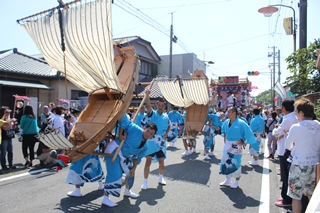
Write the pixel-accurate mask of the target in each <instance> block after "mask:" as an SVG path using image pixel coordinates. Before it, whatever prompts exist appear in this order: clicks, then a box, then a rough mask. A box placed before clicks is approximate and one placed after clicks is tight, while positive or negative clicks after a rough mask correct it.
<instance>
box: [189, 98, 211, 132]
mask: <svg viewBox="0 0 320 213" xmlns="http://www.w3.org/2000/svg"><path fill="white" fill-rule="evenodd" d="M208 112H209V106H208V105H198V104H192V105H191V106H189V107H187V109H186V132H187V135H188V136H189V137H190V138H196V136H197V134H198V133H199V132H201V131H202V128H203V125H204V124H205V122H206V119H207V117H208Z"/></svg>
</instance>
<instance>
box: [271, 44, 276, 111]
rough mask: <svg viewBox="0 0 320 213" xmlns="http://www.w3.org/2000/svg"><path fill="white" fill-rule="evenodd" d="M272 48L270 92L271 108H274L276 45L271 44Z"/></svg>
mask: <svg viewBox="0 0 320 213" xmlns="http://www.w3.org/2000/svg"><path fill="white" fill-rule="evenodd" d="M272 48H273V72H272V75H273V76H272V79H273V80H271V81H272V82H273V83H272V90H271V92H272V100H271V101H272V108H273V110H274V107H275V101H274V98H275V96H276V94H275V91H274V86H275V84H276V47H275V46H273V47H272Z"/></svg>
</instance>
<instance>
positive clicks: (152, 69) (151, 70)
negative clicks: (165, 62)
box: [139, 61, 158, 77]
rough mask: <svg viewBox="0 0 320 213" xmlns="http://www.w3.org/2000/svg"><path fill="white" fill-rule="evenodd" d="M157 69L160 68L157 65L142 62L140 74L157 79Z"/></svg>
mask: <svg viewBox="0 0 320 213" xmlns="http://www.w3.org/2000/svg"><path fill="white" fill-rule="evenodd" d="M157 68H158V66H157V65H156V64H152V63H148V62H145V61H141V67H140V72H139V74H140V75H143V76H151V77H155V76H156V75H157Z"/></svg>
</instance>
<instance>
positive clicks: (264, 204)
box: [259, 139, 270, 213]
mask: <svg viewBox="0 0 320 213" xmlns="http://www.w3.org/2000/svg"><path fill="white" fill-rule="evenodd" d="M267 141H268V140H267V139H265V141H264V153H269V150H268V146H267ZM261 142H262V141H261ZM269 174H270V170H269V159H268V158H266V157H264V159H263V172H262V182H261V194H260V206H259V213H269V212H270V180H269Z"/></svg>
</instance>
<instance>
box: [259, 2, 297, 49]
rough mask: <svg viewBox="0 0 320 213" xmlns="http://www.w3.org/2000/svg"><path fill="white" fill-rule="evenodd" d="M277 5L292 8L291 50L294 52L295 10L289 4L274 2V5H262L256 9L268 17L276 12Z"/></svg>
mask: <svg viewBox="0 0 320 213" xmlns="http://www.w3.org/2000/svg"><path fill="white" fill-rule="evenodd" d="M277 7H287V8H290V9H292V11H293V32H291V33H292V35H293V51H294V52H296V43H297V41H296V40H297V39H296V38H297V37H296V34H297V29H296V11H295V10H294V8H293V7H291V6H287V5H283V4H274V5H269V6H268V7H262V8H260V9H259V10H258V12H259V13H262V14H263V15H264V16H265V17H270V16H272V14H273V13H275V12H278V10H279V9H278V8H277Z"/></svg>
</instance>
